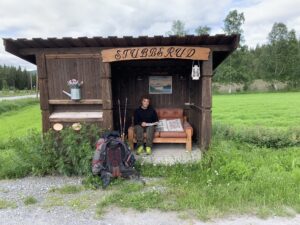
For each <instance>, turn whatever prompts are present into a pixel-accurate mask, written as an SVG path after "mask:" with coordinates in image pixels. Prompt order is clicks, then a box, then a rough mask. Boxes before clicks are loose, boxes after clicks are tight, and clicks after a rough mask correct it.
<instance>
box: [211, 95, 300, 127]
mask: <svg viewBox="0 0 300 225" xmlns="http://www.w3.org/2000/svg"><path fill="white" fill-rule="evenodd" d="M212 114H213V122H220V123H222V124H228V125H234V126H248V127H249V126H262V127H266V128H279V129H287V128H291V127H299V126H300V92H287V93H257V94H233V95H215V96H213V109H212Z"/></svg>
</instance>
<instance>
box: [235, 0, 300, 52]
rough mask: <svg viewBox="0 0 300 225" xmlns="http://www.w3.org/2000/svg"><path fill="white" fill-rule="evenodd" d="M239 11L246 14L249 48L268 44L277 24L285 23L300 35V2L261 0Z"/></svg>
mask: <svg viewBox="0 0 300 225" xmlns="http://www.w3.org/2000/svg"><path fill="white" fill-rule="evenodd" d="M237 10H238V11H239V12H244V15H245V19H246V20H245V24H244V32H245V39H246V43H247V44H248V45H249V46H252V47H254V46H255V45H256V44H258V43H260V44H263V43H266V42H267V36H268V33H269V32H270V31H271V29H272V26H273V24H274V23H275V22H283V23H285V24H286V25H287V26H288V28H289V29H295V30H296V32H297V34H298V35H299V33H300V1H296V0H261V1H256V2H253V4H252V5H248V6H246V7H245V6H241V7H238V8H237Z"/></svg>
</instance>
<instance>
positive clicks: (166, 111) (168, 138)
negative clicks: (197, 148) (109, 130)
mask: <svg viewBox="0 0 300 225" xmlns="http://www.w3.org/2000/svg"><path fill="white" fill-rule="evenodd" d="M156 112H157V116H158V119H180V120H181V122H182V126H183V131H155V133H154V139H153V143H184V144H185V146H186V150H187V151H191V150H192V136H193V128H192V126H191V125H190V124H189V122H188V121H187V118H186V116H183V109H180V108H159V109H156ZM144 137H146V133H144ZM144 141H146V140H145V139H144ZM128 142H129V145H130V147H131V149H134V143H136V142H137V140H136V135H135V132H134V125H133V124H132V125H131V126H130V127H129V128H128Z"/></svg>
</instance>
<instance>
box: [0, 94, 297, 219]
mask: <svg viewBox="0 0 300 225" xmlns="http://www.w3.org/2000/svg"><path fill="white" fill-rule="evenodd" d="M0 104H1V102H0ZM213 125H214V126H213V138H212V145H211V147H210V150H209V151H208V152H207V153H206V154H205V156H204V157H203V159H202V160H201V161H199V162H195V163H187V164H176V165H173V166H166V165H154V164H143V165H142V164H140V163H139V162H138V163H137V165H136V168H137V169H138V170H139V171H140V173H141V175H142V176H144V177H148V178H149V177H153V178H155V179H156V181H155V182H149V183H147V184H146V186H143V185H140V184H137V183H134V182H132V181H130V182H123V181H121V180H120V179H118V180H115V182H113V183H112V185H111V186H110V187H109V188H110V189H111V191H110V192H108V195H107V197H105V198H104V199H102V200H99V201H98V202H97V209H96V212H97V213H98V214H100V215H101V214H102V213H103V212H104V211H105V209H106V207H108V206H110V205H117V206H120V207H124V208H128V207H130V208H134V209H137V210H141V211H143V210H146V209H149V208H156V209H157V208H158V209H161V210H164V211H168V210H169V211H179V212H183V213H186V216H187V217H189V215H190V213H193V214H194V215H196V216H198V217H199V218H202V219H210V218H215V217H218V216H226V215H232V214H245V213H246V214H256V215H258V216H261V217H267V216H271V215H278V216H293V215H296V214H297V213H298V214H299V213H300V195H299V193H300V92H294V93H259V94H235V95H216V96H213ZM0 126H1V129H0V140H1V141H2V145H1V142H0V179H3V178H16V177H22V176H26V175H28V174H34V175H44V174H49V173H50V174H51V173H52V172H53V173H59V174H68V175H70V174H74V175H81V176H82V175H85V176H86V178H85V179H86V181H85V183H86V184H87V186H89V187H91V185H92V186H93V182H95V179H97V182H99V178H98V177H94V176H91V174H90V162H91V157H92V154H93V151H94V143H95V141H92V142H91V141H89V139H90V137H95V136H96V133H93V134H89V133H88V132H89V131H88V130H84V129H86V127H83V130H81V131H80V132H81V133H76V132H74V131H72V129H70V130H68V129H64V130H63V131H62V132H61V136H62V137H63V138H62V141H60V139H57V138H55V135H53V134H52V135H53V136H51V133H49V135H50V136H49V137H48V136H47V135H46V136H45V138H44V140H43V141H42V139H41V138H40V137H41V136H40V135H39V134H40V130H41V116H40V110H39V105H38V104H35V105H31V106H25V107H23V108H21V109H18V110H14V111H10V112H5V113H3V114H1V115H0ZM31 128H34V129H37V130H38V132H35V133H31V134H30V135H27V136H26V132H27V130H28V129H31ZM95 130H98V128H95ZM95 130H94V131H95ZM18 136H24V138H17V139H11V138H10V137H13V138H14V137H18ZM53 137H54V138H53ZM9 140H10V141H9ZM57 140H58V141H57ZM78 140H80V141H81V144H80V145H79V144H78ZM5 141H7V144H5ZM3 143H4V144H3ZM87 171H89V172H87ZM100 185H101V184H100Z"/></svg>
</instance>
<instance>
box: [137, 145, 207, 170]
mask: <svg viewBox="0 0 300 225" xmlns="http://www.w3.org/2000/svg"><path fill="white" fill-rule="evenodd" d="M135 156H136V159H137V160H139V161H141V163H152V164H166V165H172V164H175V163H187V162H195V161H198V160H200V159H201V156H202V152H201V151H200V148H199V147H197V146H195V144H194V145H193V148H192V151H191V152H188V151H186V150H185V144H167V143H165V144H153V147H152V154H151V155H146V153H143V154H141V155H135Z"/></svg>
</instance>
